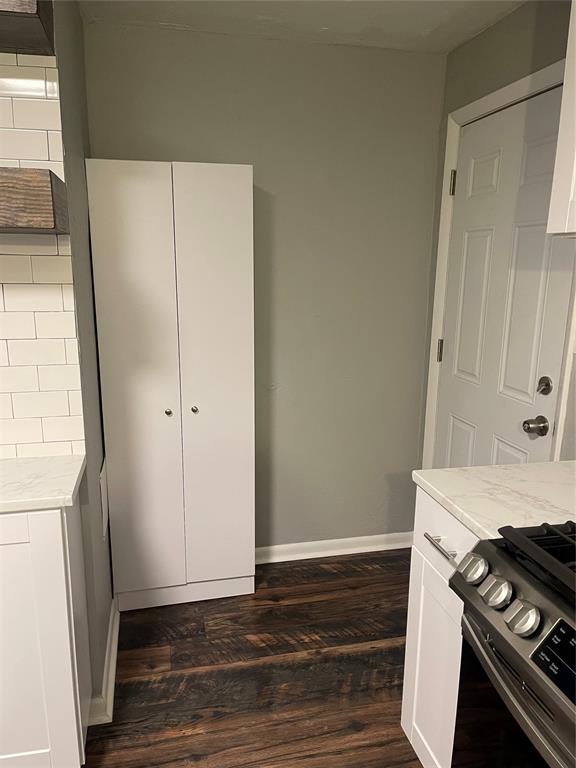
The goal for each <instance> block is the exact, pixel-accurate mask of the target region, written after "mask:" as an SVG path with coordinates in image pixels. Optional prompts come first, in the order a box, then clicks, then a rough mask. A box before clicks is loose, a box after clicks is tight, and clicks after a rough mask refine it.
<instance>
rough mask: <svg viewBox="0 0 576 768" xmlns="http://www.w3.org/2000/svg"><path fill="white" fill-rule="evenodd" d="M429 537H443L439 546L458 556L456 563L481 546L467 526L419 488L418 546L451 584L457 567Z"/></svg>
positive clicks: (415, 544) (415, 532)
mask: <svg viewBox="0 0 576 768" xmlns="http://www.w3.org/2000/svg"><path fill="white" fill-rule="evenodd" d="M426 533H428V534H429V535H430V536H433V537H439V538H440V542H439V543H440V545H441V546H442V547H443V548H444V549H445V550H447V551H451V552H455V553H456V561H460V560H461V559H462V557H463V556H464V555H465V554H466V553H467V552H469V551H470V550H471V549H472V547H474V545H475V544H476V543H477V542H478V537H477V536H476V534H474V533H472V531H470V530H469V529H468V528H466V526H465V525H464V524H463V523H461V522H460V521H459V520H457V519H456V518H455V517H454V516H453V515H451V514H450V512H448V511H447V510H446V509H444V507H443V506H442V505H441V504H439V503H438V502H437V501H435V500H434V499H433V498H432V497H431V496H429V495H428V494H427V493H426V492H425V491H423V490H422V489H421V488H418V489H417V492H416V517H415V520H414V546H415V547H416V548H417V549H418V550H419V551H420V552H421V553H422V555H424V557H425V558H426V560H428V562H429V563H431V564H432V565H433V566H434V568H436V570H437V571H438V572H439V573H440V574H441V575H442V576H443V577H444V578H445V579H446V580H448V579H449V578H450V576H451V575H452V574H453V573H454V565H453V563H451V562H450V561H449V560H448V559H447V558H446V557H444V556H443V555H442V553H441V552H440V551H439V550H438V549H437V548H436V547H435V546H434V545H433V544H432V543H431V542H430V541H429V540H428V539H427V538H426V536H425V534H426Z"/></svg>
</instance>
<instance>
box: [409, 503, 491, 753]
mask: <svg viewBox="0 0 576 768" xmlns="http://www.w3.org/2000/svg"><path fill="white" fill-rule="evenodd" d="M414 528H415V530H414V542H415V544H414V546H413V547H412V562H411V568H410V591H409V602H408V624H407V629H406V657H405V671H404V691H403V697H402V727H403V729H404V731H405V733H406V735H407V736H408V739H409V740H410V743H411V744H412V747H413V748H414V751H415V752H416V754H417V755H418V757H419V759H420V761H421V763H422V765H423V766H424V768H450V765H451V763H452V750H453V744H454V729H455V725H456V710H457V705H458V685H459V679H460V660H461V654H462V631H461V620H462V612H463V603H462V601H461V600H460V599H459V598H458V597H457V596H456V594H455V593H454V592H452V590H451V589H450V587H449V585H448V579H449V577H450V576H451V575H452V573H453V571H454V563H453V561H451V560H450V559H448V557H447V555H448V554H449V553H450V552H454V553H456V559H458V557H459V556H461V555H463V554H464V553H465V552H467V551H468V550H469V549H471V548H472V547H473V546H474V544H475V543H476V542H477V538H476V536H475V535H474V534H473V533H471V532H470V531H469V530H468V529H467V528H466V527H465V526H463V525H462V524H461V523H460V522H459V521H458V520H456V519H455V518H454V517H452V516H451V515H450V513H449V512H447V511H446V510H445V509H444V508H443V507H441V506H440V505H439V504H438V503H437V502H436V501H434V500H433V499H432V498H430V497H429V496H428V495H427V494H426V493H424V492H423V491H421V490H420V489H418V493H417V501H416V520H415V526H414ZM425 534H428V536H429V537H431V538H433V539H434V540H435V542H436V544H439V545H440V548H441V549H439V548H438V547H437V546H434V544H433V543H432V542H431V541H430V538H428V537H426V536H425ZM442 549H443V550H444V551H445V552H446V555H444V554H442V551H441V550H442Z"/></svg>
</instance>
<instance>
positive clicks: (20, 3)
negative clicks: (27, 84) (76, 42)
mask: <svg viewBox="0 0 576 768" xmlns="http://www.w3.org/2000/svg"><path fill="white" fill-rule="evenodd" d="M0 51H9V52H11V53H37V54H43V55H45V56H46V55H48V56H51V55H53V54H54V19H53V9H52V2H51V0H0Z"/></svg>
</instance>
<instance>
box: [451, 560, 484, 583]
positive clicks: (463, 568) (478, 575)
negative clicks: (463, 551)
mask: <svg viewBox="0 0 576 768" xmlns="http://www.w3.org/2000/svg"><path fill="white" fill-rule="evenodd" d="M489 570H490V566H489V565H488V561H487V560H486V558H485V557H482V555H477V554H475V553H474V552H470V553H469V554H467V555H465V556H464V557H463V558H462V560H461V561H460V565H459V566H458V571H459V572H460V573H461V574H462V576H463V577H464V581H465V582H466V583H467V584H480V582H481V581H484V579H485V578H486V576H488V571H489Z"/></svg>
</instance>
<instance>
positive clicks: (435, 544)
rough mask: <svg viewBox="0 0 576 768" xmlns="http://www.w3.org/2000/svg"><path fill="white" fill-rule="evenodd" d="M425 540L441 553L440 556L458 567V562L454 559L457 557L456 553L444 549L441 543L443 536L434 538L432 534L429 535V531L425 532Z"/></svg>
mask: <svg viewBox="0 0 576 768" xmlns="http://www.w3.org/2000/svg"><path fill="white" fill-rule="evenodd" d="M424 538H425V539H427V541H429V542H430V544H432V546H433V547H434V548H435V549H437V550H438V552H440V554H441V555H442V557H443V558H444V559H445V560H448V562H449V563H452V564H453V565H456V561H455V559H454V558H455V557H456V552H452V551H450V550H448V549H444V547H443V546H442V544H441V543H440V542H441V541H442V537H441V536H432V534H430V533H428V532H427V531H424Z"/></svg>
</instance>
